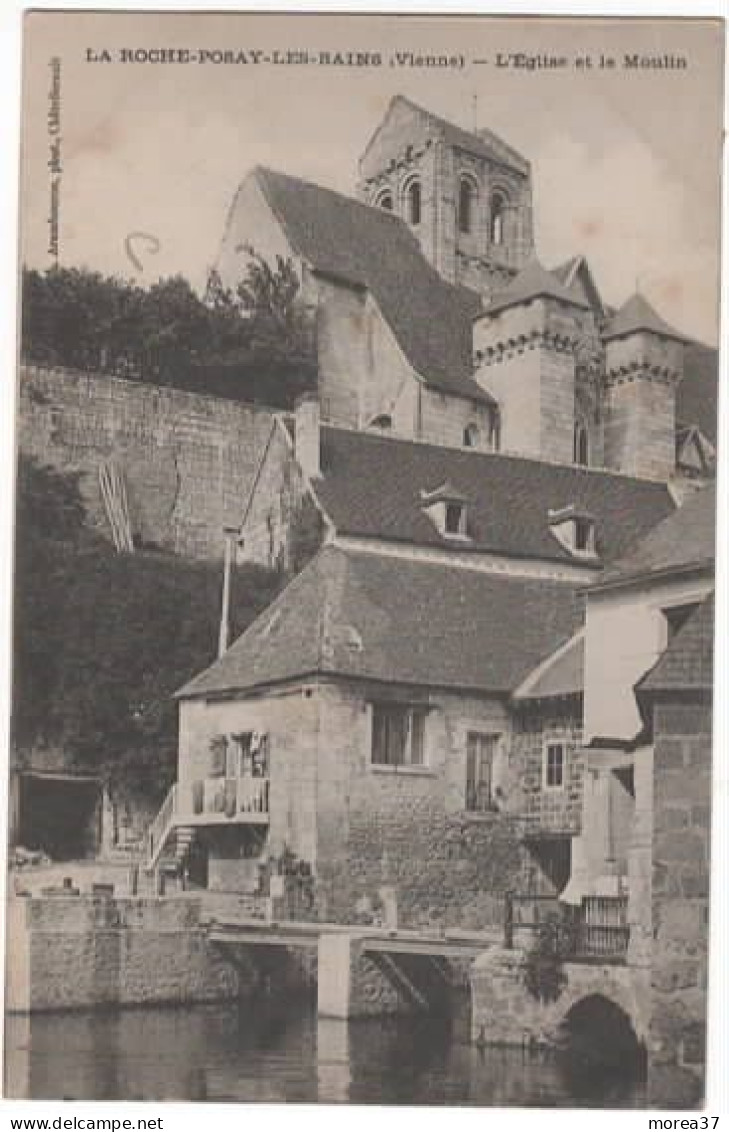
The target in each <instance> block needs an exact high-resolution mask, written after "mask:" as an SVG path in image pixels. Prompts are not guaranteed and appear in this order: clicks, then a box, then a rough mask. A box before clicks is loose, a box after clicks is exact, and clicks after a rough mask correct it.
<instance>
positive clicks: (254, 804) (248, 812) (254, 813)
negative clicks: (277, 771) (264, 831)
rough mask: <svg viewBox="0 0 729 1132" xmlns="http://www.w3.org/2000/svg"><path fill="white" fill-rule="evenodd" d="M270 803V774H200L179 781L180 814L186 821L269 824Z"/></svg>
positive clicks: (187, 822) (194, 824)
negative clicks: (264, 776) (261, 775)
mask: <svg viewBox="0 0 729 1132" xmlns="http://www.w3.org/2000/svg"><path fill="white" fill-rule="evenodd" d="M268 805H269V779H268V778H258V777H254V776H252V775H246V776H242V777H240V778H224V777H220V778H200V779H196V780H193V781H191V782H179V783H178V784H177V805H176V816H177V820H178V822H179V823H180V824H184V825H192V826H200V825H235V824H254V825H267V824H268Z"/></svg>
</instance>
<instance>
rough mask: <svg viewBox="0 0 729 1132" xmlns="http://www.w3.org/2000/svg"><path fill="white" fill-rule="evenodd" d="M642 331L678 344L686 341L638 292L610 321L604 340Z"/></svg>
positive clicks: (624, 336) (604, 333)
mask: <svg viewBox="0 0 729 1132" xmlns="http://www.w3.org/2000/svg"><path fill="white" fill-rule="evenodd" d="M640 331H648V332H649V333H650V334H656V335H658V336H659V337H661V338H674V339H675V340H676V341H677V342H685V341H686V338H685V337H684V336H683V334H679V332H678V331H677V330H674V329H673V327H672V326H669V324H668V323H667V322H665V321H664V320H663V319H662V318H661V316H660V315H659V314H658V313H657V311H655V310H654V309H653V307H652V306H651V305H650V303H649V302H648V300H647V299H646V298H644V297H643V295H641V294H639V293H638V292H637V291H636V293H635V294H634V295H631V297H630V298H629V299H628V301H627V302H626V303H624V304H623V305H622V307H621V308H620V310H619V311H617V313H616V314H614V315H613V317H612V318H611V319H610V321H609V322H608V324H607V326H606V327H605V329H604V330H603V332H602V338H603V341H609V339H611V338H626V337H627V336H628V335H629V334H638V333H640Z"/></svg>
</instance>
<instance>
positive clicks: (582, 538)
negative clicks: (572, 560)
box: [575, 519, 593, 554]
mask: <svg viewBox="0 0 729 1132" xmlns="http://www.w3.org/2000/svg"><path fill="white" fill-rule="evenodd" d="M592 549H593V546H592V523H591V522H590V520H589V519H575V550H580V551H582V552H583V553H584V554H587V553H590V552H591V551H592Z"/></svg>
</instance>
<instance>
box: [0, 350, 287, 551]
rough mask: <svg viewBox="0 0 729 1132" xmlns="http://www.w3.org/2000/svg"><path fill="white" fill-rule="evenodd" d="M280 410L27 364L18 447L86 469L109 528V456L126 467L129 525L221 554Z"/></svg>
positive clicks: (181, 547)
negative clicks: (105, 478)
mask: <svg viewBox="0 0 729 1132" xmlns="http://www.w3.org/2000/svg"><path fill="white" fill-rule="evenodd" d="M272 421H273V410H272V409H268V408H265V407H263V406H258V405H247V404H242V403H241V402H237V401H228V400H225V399H223V398H220V397H210V396H206V395H203V394H199V393H188V392H185V391H183V390H179V389H172V388H169V387H161V386H156V385H147V384H145V383H143V382H138V381H128V380H125V379H122V378H116V377H108V376H106V375H103V374H91V373H77V372H75V371H73V370H65V369H49V368H45V367H42V366H31V365H22V366H21V367H20V381H19V388H18V402H17V439H18V449H19V451H20V452H21V453H23V454H26V455H28V456H31V457H33V458H34V459H36V460H37V461H38V462H39V463H41V464H45V465H48V466H50V467H52V468H54V469H56V470H58V471H61V472H77V473H79V487H80V490H81V493H82V496H83V499H84V502H85V504H86V508H87V514H88V517H89V520H90V522H91V524H92V525H93V526H94V527H96V528H97V529H98V530H100V531H101V532H102V533H103V534H105V535H106V536H107V537H109V536H110V534H111V528H110V526H109V521H108V518H107V516H106V512H105V509H104V504H103V500H102V495H101V489H100V486H99V470H100V467H101V466H102V465H103V464H114V465H116V467H117V468H118V469H119V471H120V472H121V473H122V475H123V477H124V482H125V486H126V491H127V497H128V503H129V513H130V519H131V526H132V533H133V535H134V536H135V538H136V539H137V540H138V541H139V542H140V543H141V544H143V545H146V546H155V547H159V548H161V549H163V550H169V551H172V552H174V553H176V554H180V555H183V556H185V557H188V558H196V559H216V558H222V555H223V549H224V547H223V527H224V526H225V525H236V524H238V523H240V520H241V517H242V514H243V506H244V504H245V500H246V497H247V495H248V491H249V490H250V486H251V484H252V482H253V477H254V475H255V471H256V468H257V466H258V461H259V459H260V456H261V453H262V452H263V449H264V446H265V444H266V441H267V439H268V436H269V433H270V430H271V425H272Z"/></svg>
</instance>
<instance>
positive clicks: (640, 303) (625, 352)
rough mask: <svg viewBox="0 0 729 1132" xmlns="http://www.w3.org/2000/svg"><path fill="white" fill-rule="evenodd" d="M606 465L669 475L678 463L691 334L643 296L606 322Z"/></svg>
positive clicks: (662, 477)
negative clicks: (680, 395)
mask: <svg viewBox="0 0 729 1132" xmlns="http://www.w3.org/2000/svg"><path fill="white" fill-rule="evenodd" d="M602 339H603V342H604V344H605V423H604V430H605V466H606V467H607V468H612V469H614V470H615V471H620V472H627V473H629V474H631V475H635V476H644V477H646V478H647V479H657V480H668V479H669V478H670V477H671V476H672V475H673V474H674V472H675V468H676V386H677V385H678V382H679V381H680V380H681V378H682V376H683V354H684V342H685V339H684V338H682V337H681V335H680V334H678V333H677V331H675V330H674V329H673V328H672V327H671V326H669V325H668V323H666V322H664V321H663V319H662V318H661V317H660V316H659V315H658V314H657V313H656V311H655V310H654V309H653V307H652V306H651V305H650V303H648V302H647V300H646V299H644V298H643V296H642V295H639V294H636V295H633V297H632V298H631V299H629V300H628V301H627V302H626V303H625V305H624V306H623V307H621V308H620V310H619V311H618V312H617V314H615V315H614V316H613V317H612V318H611V319H610V321H609V322H608V324H607V326H606V327H605V329H604V331H603V334H602Z"/></svg>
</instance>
